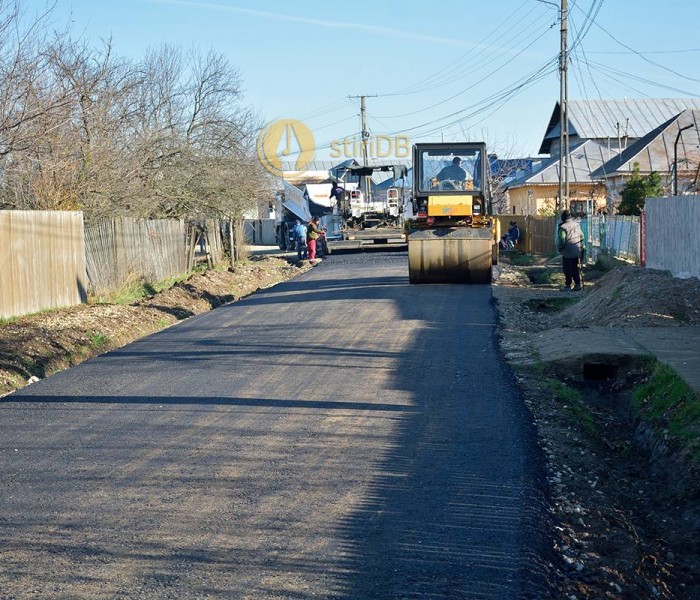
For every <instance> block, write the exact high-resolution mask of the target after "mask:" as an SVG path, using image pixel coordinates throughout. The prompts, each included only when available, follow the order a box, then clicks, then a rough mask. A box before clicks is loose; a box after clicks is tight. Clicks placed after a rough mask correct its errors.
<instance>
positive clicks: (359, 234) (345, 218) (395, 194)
mask: <svg viewBox="0 0 700 600" xmlns="http://www.w3.org/2000/svg"><path fill="white" fill-rule="evenodd" d="M377 171H379V172H386V173H388V174H390V178H389V180H388V181H389V182H391V183H393V182H396V181H399V180H400V181H402V182H405V179H406V175H407V168H406V167H405V166H404V165H398V164H385V165H365V166H363V165H357V164H349V165H347V166H344V167H342V168H341V169H339V170H338V172H337V173H338V185H340V187H341V188H343V190H344V192H343V195H342V197H341V198H340V199H339V200H338V201H337V203H336V205H335V206H334V207H333V214H334V215H336V216H337V217H338V218H337V219H335V220H334V221H333V224H334V225H335V226H336V227H334V229H332V230H331V229H330V228H329V229H328V232H327V235H326V237H327V239H328V245H329V248H330V249H331V250H332V249H334V248H338V249H339V248H360V247H362V246H364V245H368V244H399V245H401V244H405V243H406V235H405V232H404V228H403V220H404V212H405V203H406V200H407V198H408V196H407V195H406V190H405V186H401V187H398V186H396V185H393V186H390V187H387V186H382V185H379V186H378V185H375V184H374V183H373V181H372V175H373V174H374V173H375V172H377ZM351 180H355V181H351Z"/></svg>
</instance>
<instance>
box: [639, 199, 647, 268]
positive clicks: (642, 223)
mask: <svg viewBox="0 0 700 600" xmlns="http://www.w3.org/2000/svg"><path fill="white" fill-rule="evenodd" d="M639 264H640V265H642V266H643V267H646V266H647V212H646V211H645V210H643V211H642V214H640V215H639Z"/></svg>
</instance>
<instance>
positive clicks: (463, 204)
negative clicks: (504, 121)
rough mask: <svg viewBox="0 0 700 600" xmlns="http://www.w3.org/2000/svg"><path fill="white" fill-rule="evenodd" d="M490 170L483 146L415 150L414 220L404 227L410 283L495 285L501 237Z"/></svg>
mask: <svg viewBox="0 0 700 600" xmlns="http://www.w3.org/2000/svg"><path fill="white" fill-rule="evenodd" d="M487 169H488V156H487V154H486V144H484V143H481V142H454V143H434V144H415V145H414V146H413V197H412V205H413V206H412V209H413V215H412V216H410V217H408V218H407V219H406V222H405V223H406V233H407V236H408V275H409V279H410V281H411V283H491V266H492V265H493V263H494V262H495V261H496V260H497V257H498V245H497V243H498V237H499V235H498V220H497V219H494V218H493V217H492V216H490V214H489V213H490V212H491V207H490V203H489V202H488V186H487Z"/></svg>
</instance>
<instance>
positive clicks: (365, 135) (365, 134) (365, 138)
mask: <svg viewBox="0 0 700 600" xmlns="http://www.w3.org/2000/svg"><path fill="white" fill-rule="evenodd" d="M376 97H377V94H364V95H362V96H348V98H359V99H360V128H361V129H362V145H361V153H362V166H364V167H366V166H367V144H368V143H369V131H367V106H366V104H365V98H376Z"/></svg>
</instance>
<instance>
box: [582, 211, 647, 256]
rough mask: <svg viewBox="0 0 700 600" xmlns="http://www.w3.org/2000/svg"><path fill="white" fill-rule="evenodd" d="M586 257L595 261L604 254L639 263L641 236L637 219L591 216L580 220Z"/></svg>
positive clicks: (631, 217) (619, 216)
mask: <svg viewBox="0 0 700 600" xmlns="http://www.w3.org/2000/svg"><path fill="white" fill-rule="evenodd" d="M581 229H582V230H583V234H584V239H585V240H586V247H587V255H588V256H589V257H590V258H591V260H596V259H597V258H598V256H600V254H602V253H605V254H609V255H611V256H614V257H616V258H620V259H622V260H626V261H629V262H633V263H635V264H639V263H640V259H641V243H640V240H641V235H640V224H639V217H633V216H622V215H616V216H612V217H609V216H605V215H591V216H589V217H588V218H587V219H582V220H581Z"/></svg>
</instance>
